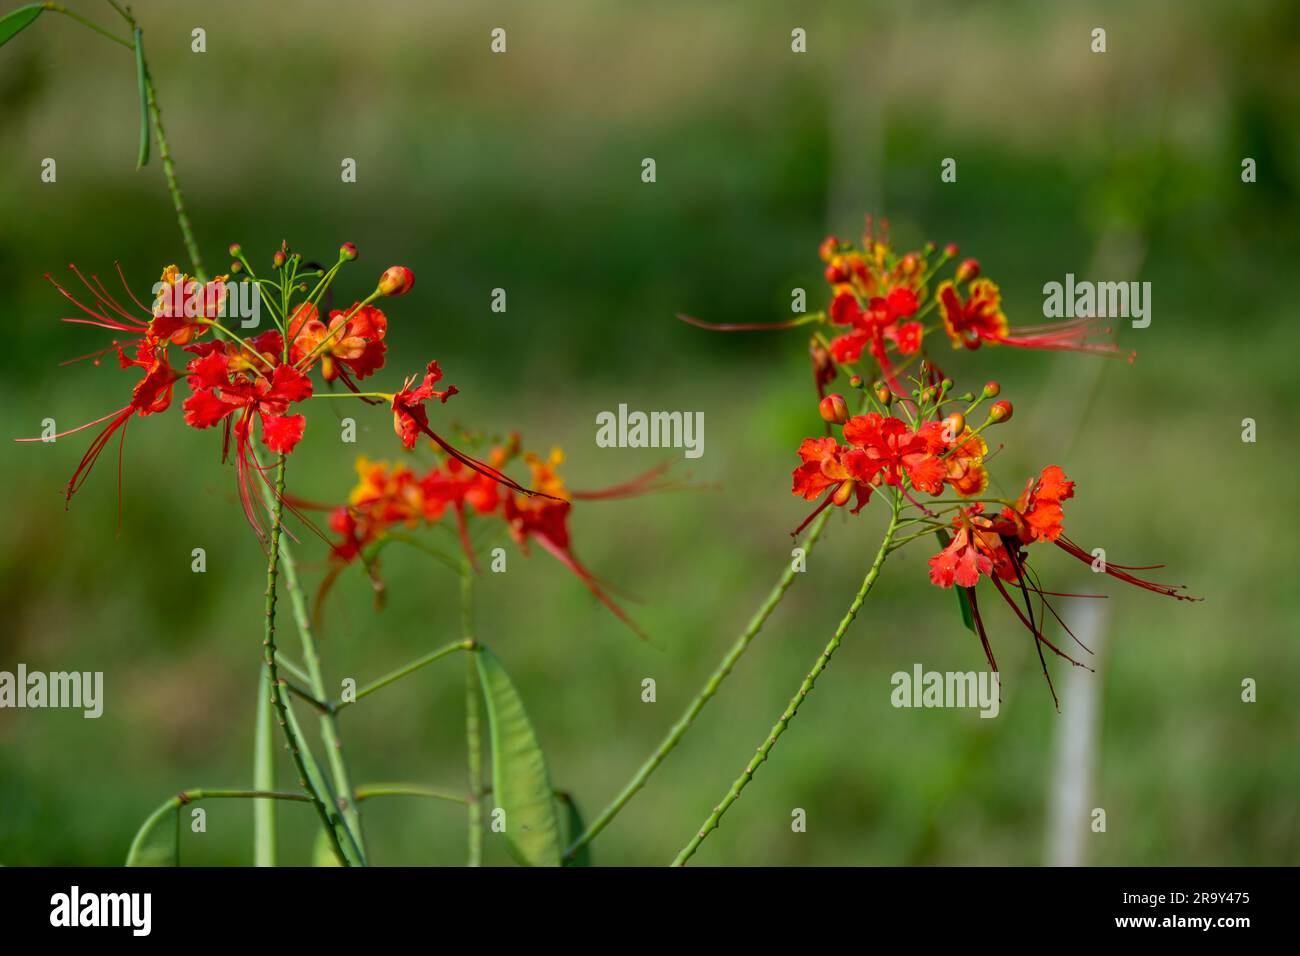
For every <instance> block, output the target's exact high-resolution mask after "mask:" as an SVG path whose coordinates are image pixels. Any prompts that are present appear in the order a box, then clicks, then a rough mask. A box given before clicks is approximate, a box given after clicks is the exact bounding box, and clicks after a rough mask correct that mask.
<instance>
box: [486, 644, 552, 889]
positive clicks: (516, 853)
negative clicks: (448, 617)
mask: <svg viewBox="0 0 1300 956" xmlns="http://www.w3.org/2000/svg"><path fill="white" fill-rule="evenodd" d="M474 660H475V664H476V665H477V667H478V676H479V682H480V683H481V684H482V686H483V698H484V700H485V701H486V703H487V714H488V737H489V739H490V741H491V745H492V787H493V790H492V793H493V797H492V799H493V801H494V802H495V804H496V807H495V808H494V809H493V810H491V811H490V812H491V813H494V812H495V810H497V809H499V810H502V811H504V813H505V835H506V845H507V846H508V847H509V849H510V853H511V855H512V856H513V857H514V858H515V859H516V860H517V861H519V862H520V863H521V864H523V865H524V866H559V865H560V854H561V852H562V850H563V847H562V846H561V844H560V822H559V818H558V815H557V814H556V812H555V798H554V796H553V794H552V791H551V783H550V778H549V776H548V774H547V772H546V760H545V758H544V757H543V756H542V748H541V746H540V745H539V744H538V742H537V734H536V733H535V732H534V731H533V725H532V724H531V723H530V722H529V720H528V714H527V713H525V711H524V705H523V701H521V700H520V699H519V694H518V692H517V691H516V690H515V686H514V684H512V683H511V682H510V678H509V677H508V676H507V675H506V672H505V669H504V668H503V667H502V666H501V662H500V661H499V660H497V658H496V656H495V655H493V654H492V652H491V651H489V650H487V649H486V648H484V647H480V648H478V650H477V652H476V653H475V655H474Z"/></svg>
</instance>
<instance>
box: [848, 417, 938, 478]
mask: <svg viewBox="0 0 1300 956" xmlns="http://www.w3.org/2000/svg"><path fill="white" fill-rule="evenodd" d="M844 440H845V441H847V442H848V443H849V444H851V445H857V446H858V447H859V448H861V449H863V450H864V451H865V452H866V456H867V463H868V464H867V469H868V472H869V473H870V475H871V476H872V478H874V477H875V476H876V475H879V477H880V480H882V481H884V483H885V484H887V485H898V486H899V487H902V485H903V476H904V475H906V476H907V479H908V481H909V482H911V485H912V487H913V488H916V489H918V490H920V491H926V492H929V493H930V494H933V495H937V494H939V493H940V492H941V491H943V483H944V480H945V479H946V478H947V474H948V469H947V466H946V465H945V464H944V462H943V460H942V459H941V458H940V457H939V456H938V454H936V451H937V450H938V449H937V448H936V446H935V443H934V439H933V438H932V437H931V436H930V435H929V434H927V433H922V432H914V431H912V429H911V428H909V427H908V425H907V423H906V422H904V421H903V420H902V419H899V418H893V417H892V416H890V417H886V416H884V415H881V414H879V413H878V412H870V413H868V414H866V415H857V416H854V417H853V418H850V419H849V420H848V422H847V423H846V424H845V426H844Z"/></svg>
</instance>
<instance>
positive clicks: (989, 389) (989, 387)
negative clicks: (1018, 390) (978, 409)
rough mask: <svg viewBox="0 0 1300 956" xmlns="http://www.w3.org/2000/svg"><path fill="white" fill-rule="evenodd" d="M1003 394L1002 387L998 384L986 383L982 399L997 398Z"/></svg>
mask: <svg viewBox="0 0 1300 956" xmlns="http://www.w3.org/2000/svg"><path fill="white" fill-rule="evenodd" d="M1001 393H1002V386H1001V385H999V384H998V383H997V382H985V383H984V392H983V393H982V394H981V396H980V397H981V398H997V397H998V395H1000V394H1001Z"/></svg>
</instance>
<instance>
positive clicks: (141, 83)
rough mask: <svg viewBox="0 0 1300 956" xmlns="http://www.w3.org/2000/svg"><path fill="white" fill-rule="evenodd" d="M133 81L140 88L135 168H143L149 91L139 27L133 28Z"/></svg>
mask: <svg viewBox="0 0 1300 956" xmlns="http://www.w3.org/2000/svg"><path fill="white" fill-rule="evenodd" d="M135 82H136V86H138V87H139V89H140V153H139V155H138V156H137V157H136V161H135V168H136V169H143V168H144V165H145V163H147V162H149V93H148V88H149V84H148V80H147V74H146V72H145V68H144V44H143V43H142V42H141V40H140V28H139V27H136V28H135Z"/></svg>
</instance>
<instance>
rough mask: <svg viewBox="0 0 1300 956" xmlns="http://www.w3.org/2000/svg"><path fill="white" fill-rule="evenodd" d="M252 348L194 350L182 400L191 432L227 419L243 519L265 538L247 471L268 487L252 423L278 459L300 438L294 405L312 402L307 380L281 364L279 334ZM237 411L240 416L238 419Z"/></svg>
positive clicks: (264, 336)
mask: <svg viewBox="0 0 1300 956" xmlns="http://www.w3.org/2000/svg"><path fill="white" fill-rule="evenodd" d="M249 345H250V346H251V349H250V350H244V349H242V348H239V347H238V346H235V345H233V344H231V345H226V344H224V343H220V342H210V343H208V344H206V345H202V346H192V347H191V351H193V352H195V353H196V355H197V357H196V358H194V359H192V360H191V361H190V364H189V366H188V371H189V378H188V382H189V385H190V389H191V391H192V393H193V394H191V395H190V397H189V398H187V399H185V401H184V403H183V404H182V408H183V409H184V411H185V423H186V424H187V425H191V426H193V427H194V428H211V427H212V426H213V425H216V424H217V423H218V422H222V421H228V422H230V423H233V426H232V425H231V424H228V425H227V428H228V431H227V432H226V437H227V440H229V436H230V431H231V430H233V432H234V434H235V451H236V457H235V463H236V467H237V470H238V485H239V501H240V504H241V505H242V506H243V509H244V516H245V517H246V518H247V519H248V523H249V524H250V525H251V526H252V528H253V530H254V532H256V533H257V536H258V538H259V539H263V540H265V538H264V534H263V531H262V526H261V524H260V522H259V521H258V520H257V513H256V510H255V509H254V507H253V491H252V481H251V478H250V471H251V472H253V473H256V474H257V475H258V477H260V478H261V479H262V481H263V482H265V483H266V485H267V487H271V484H270V481H269V480H268V479H267V478H266V475H265V474H264V472H263V468H262V465H261V464H259V462H258V460H257V455H256V453H255V452H254V450H253V448H252V430H253V423H254V421H257V422H259V423H260V424H261V427H262V443H263V444H264V445H266V447H267V448H269V449H270V450H271V451H273V452H275V453H276V454H279V455H287V454H289V453H290V452H292V451H293V449H294V447H295V446H296V445H297V444H298V441H299V440H300V439H301V438H302V434H303V429H304V428H305V427H306V424H307V420H306V418H305V417H304V416H302V415H299V414H293V415H291V414H288V412H289V408H290V406H291V405H292V404H293V403H295V402H300V401H303V400H304V399H307V398H310V397H311V393H312V387H311V380H310V379H309V378H307V376H306V375H304V374H303V373H302V372H299V371H298V370H297V369H296V368H294V367H293V366H292V365H287V364H284V363H283V362H282V361H281V356H282V354H283V349H284V343H283V340H282V339H281V337H280V333H279V332H265V333H263V334H262V335H259V336H258V337H257V338H255V339H253V340H252V341H251V342H250V343H249ZM236 413H238V415H237V416H236Z"/></svg>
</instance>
